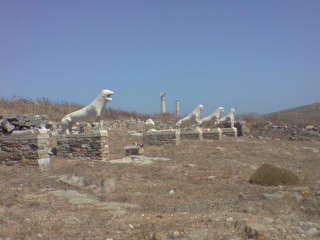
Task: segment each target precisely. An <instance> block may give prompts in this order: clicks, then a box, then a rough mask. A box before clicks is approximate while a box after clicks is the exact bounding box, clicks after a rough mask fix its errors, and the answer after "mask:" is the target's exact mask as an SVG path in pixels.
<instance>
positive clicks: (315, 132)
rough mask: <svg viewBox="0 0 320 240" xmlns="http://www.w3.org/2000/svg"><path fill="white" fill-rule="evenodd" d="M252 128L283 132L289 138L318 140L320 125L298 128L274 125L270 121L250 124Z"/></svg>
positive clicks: (319, 137) (319, 138) (319, 139)
mask: <svg viewBox="0 0 320 240" xmlns="http://www.w3.org/2000/svg"><path fill="white" fill-rule="evenodd" d="M252 128H253V129H258V130H263V131H268V132H273V133H285V134H287V135H288V136H289V138H290V139H291V140H301V141H320V127H314V126H306V127H304V128H299V127H297V126H296V125H287V124H281V125H275V124H273V123H272V122H257V123H253V124H252Z"/></svg>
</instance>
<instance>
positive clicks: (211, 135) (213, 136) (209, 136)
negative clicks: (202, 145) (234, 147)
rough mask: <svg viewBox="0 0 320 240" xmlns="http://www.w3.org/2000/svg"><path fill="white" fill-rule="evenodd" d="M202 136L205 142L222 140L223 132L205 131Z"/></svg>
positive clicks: (217, 129) (215, 129) (219, 130)
mask: <svg viewBox="0 0 320 240" xmlns="http://www.w3.org/2000/svg"><path fill="white" fill-rule="evenodd" d="M202 136H203V139H204V140H220V139H221V137H222V130H221V129H220V128H214V129H203V130H202Z"/></svg>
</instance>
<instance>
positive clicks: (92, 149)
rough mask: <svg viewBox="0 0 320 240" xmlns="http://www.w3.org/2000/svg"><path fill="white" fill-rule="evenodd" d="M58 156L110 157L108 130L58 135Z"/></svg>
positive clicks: (90, 158) (95, 158) (81, 157)
mask: <svg viewBox="0 0 320 240" xmlns="http://www.w3.org/2000/svg"><path fill="white" fill-rule="evenodd" d="M57 156H58V157H59V158H64V159H88V160H107V159H109V142H108V131H106V130H97V131H92V132H86V133H83V134H66V135H60V136H57Z"/></svg>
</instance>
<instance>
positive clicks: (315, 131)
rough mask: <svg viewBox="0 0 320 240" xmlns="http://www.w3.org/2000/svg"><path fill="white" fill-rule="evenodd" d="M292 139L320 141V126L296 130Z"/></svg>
mask: <svg viewBox="0 0 320 240" xmlns="http://www.w3.org/2000/svg"><path fill="white" fill-rule="evenodd" d="M290 139H291V140H302V141H320V128H315V127H313V126H309V127H306V128H304V129H301V130H299V131H294V132H293V133H292V135H291V137H290Z"/></svg>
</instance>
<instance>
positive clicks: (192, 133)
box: [180, 129, 203, 140]
mask: <svg viewBox="0 0 320 240" xmlns="http://www.w3.org/2000/svg"><path fill="white" fill-rule="evenodd" d="M180 138H181V140H203V135H202V130H201V129H195V130H189V131H181V133H180Z"/></svg>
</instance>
